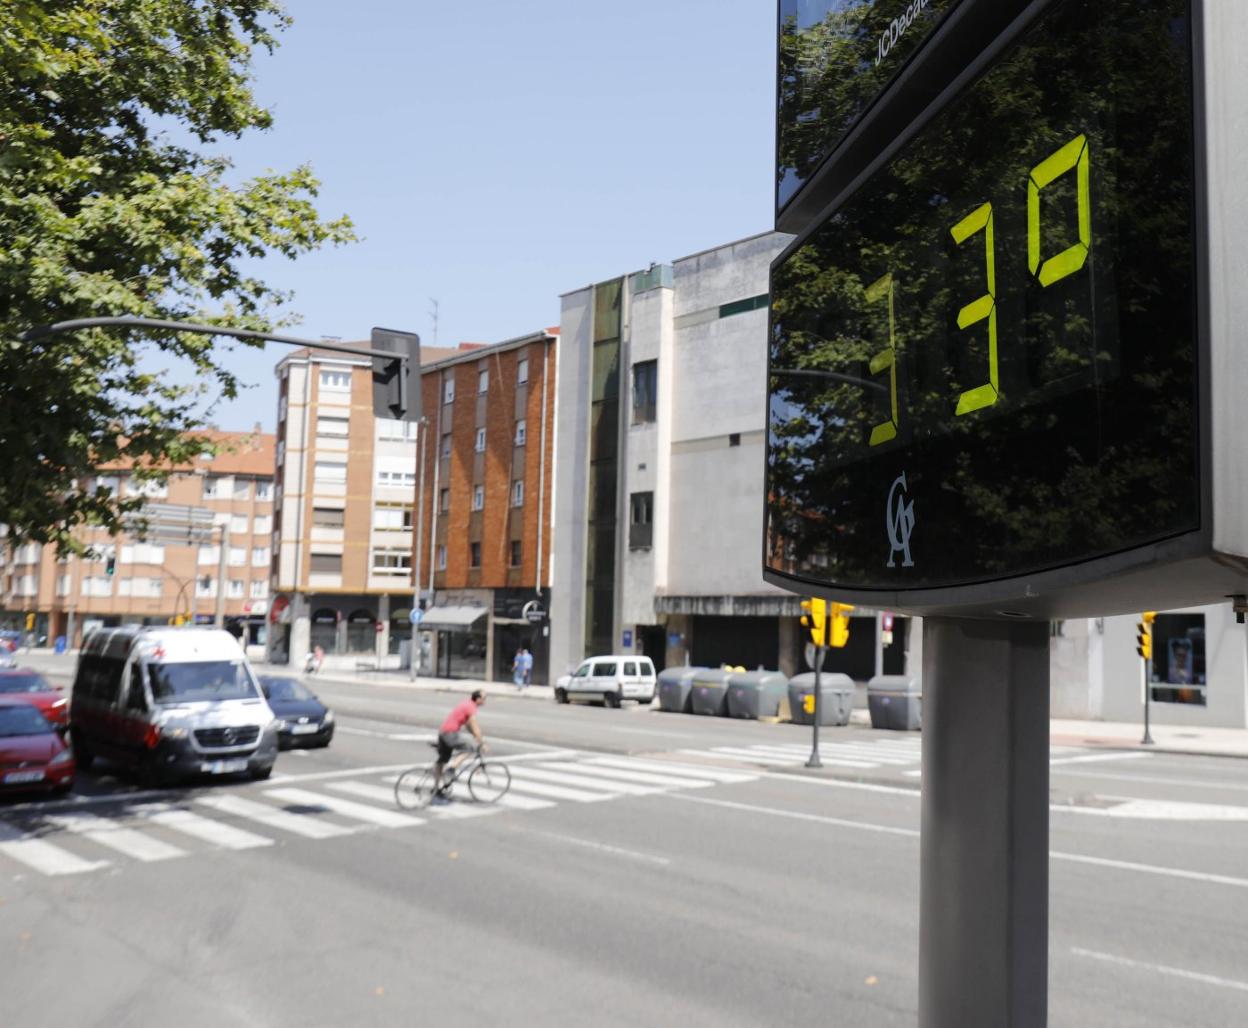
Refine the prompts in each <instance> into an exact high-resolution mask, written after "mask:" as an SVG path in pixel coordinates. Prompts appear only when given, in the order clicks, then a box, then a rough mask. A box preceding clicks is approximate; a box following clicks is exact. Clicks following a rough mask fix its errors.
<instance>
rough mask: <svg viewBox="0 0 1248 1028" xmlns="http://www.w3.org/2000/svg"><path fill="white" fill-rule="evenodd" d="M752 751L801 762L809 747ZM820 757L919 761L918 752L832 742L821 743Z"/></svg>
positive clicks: (905, 761) (901, 763) (891, 761)
mask: <svg viewBox="0 0 1248 1028" xmlns="http://www.w3.org/2000/svg"><path fill="white" fill-rule="evenodd" d="M750 748H751V749H753V750H762V749H766V750H769V751H777V750H779V751H781V752H783V753H787V754H791V755H792V756H795V757H801V758H802V759H803V760H805V758H806V757H807V755H809V753H810V747H809V746H791V747H790V746H767V747H763V746H752V747H750ZM819 753H820V755H822V754H824V753H831V754H834V755H837V756H842V757H848V758H850V759H852V760H872V761H875V762H876V763H879V764H897V765H903V764H913V763H914V762H915V761H916V760H918V759H919V754H918V752H915V753H905V752H899V751H897V750H891V748H886V747H885V746H884V744H883V743H868V742H862V743H854V742H833V743H823V744H822V745H821V746H820V747H819Z"/></svg>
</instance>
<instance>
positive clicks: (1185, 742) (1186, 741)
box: [16, 649, 1248, 759]
mask: <svg viewBox="0 0 1248 1028" xmlns="http://www.w3.org/2000/svg"><path fill="white" fill-rule="evenodd" d="M77 656H78V654H77V652H76V651H72V652H70V653H63V654H54V653H53V652H52V650H50V649H36V650H31V651H27V650H22V651H21V652H19V653H18V654H16V657H17V663H18V664H19V665H21V664H25V663H27V662H28V658H34V659H33V660H30V661H29V663H30V664H31V665H32V666H34V667H37V668H39V669H40V670H52V669H55V670H56V671H57V672H58V673H59V674H60V675H66V676H68V675H72V674H73V668H74V664H75V662H76V659H77ZM252 663H253V664H254V665H255V667H256V669H257V671H259V672H261V673H263V674H272V675H289V676H295V677H300V678H304V680H305V681H307V682H309V683H312V684H314V683H315V682H316V681H317V680H318V679H320V680H321V681H325V682H336V683H342V684H357V685H372V686H381V687H383V688H390V689H419V690H422V691H428V692H447V693H464V694H467V693H470V692H472V691H473V690H474V689H483V690H485V693H486V695H488V696H516V697H521V698H523V699H526V700H542V701H545V702H547V703H552V702H554V695H555V693H554V689H553V688H551V686H549V685H531V686H529V687H528V688H527V689H517V688H516V687H515V686H514V685H512V684H511V683H510V682H483V681H479V680H477V679H471V678H427V677H423V676H422V677H419V678H417V679H415V680H414V681H413V680H412V679H411V678H409V676H408V672H407V671H396V670H381V671H372V670H369V671H353V670H349V669H342V670H340V669H336V668H326V669H325V670H323V671H322V672H321V673H320V674H319V675H309V676H303V675H301V674H300V669H299V668H297V667H294V666H292V665H287V664H266V663H264V662H263V661H252ZM850 724H851V725H854V726H856V727H860V728H868V729H869V728H870V725H871V721H870V718H869V716H868V715H867V712H866V711H865V710H855V711H853V714H852V716H851V718H850ZM1150 734H1151V735H1152V737H1153V744H1152V745H1151V746H1146V745H1144V744H1143V743H1141V742H1140V739H1141V738H1142V737H1143V735H1144V726H1143V724H1137V723H1132V722H1121V721H1070V720H1064V719H1058V718H1055V719H1054V720H1052V721H1050V722H1049V739H1050V742H1051V743H1052V745H1054V746H1097V747H1103V748H1105V749H1120V750H1141V751H1144V752H1148V753H1182V754H1189V755H1198V756H1207V757H1240V758H1243V759H1248V728H1204V727H1201V726H1199V725H1158V724H1153V725H1152V726H1151V727H1150Z"/></svg>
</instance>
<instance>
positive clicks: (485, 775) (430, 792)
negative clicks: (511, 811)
mask: <svg viewBox="0 0 1248 1028" xmlns="http://www.w3.org/2000/svg"><path fill="white" fill-rule="evenodd" d="M429 745H430V746H432V747H434V748H435V749H436V748H437V745H438V744H437V743H436V742H431V743H430V744H429ZM433 769H434V765H433V764H418V765H417V766H416V767H413V768H408V770H406V771H404V772H403V773H402V774H401V775H399V780H398V781H397V782H395V783H394V802H395V803H397V804H398V805H399V806H400V807H402V808H403V809H404V810H416V809H418V808H420V807H427V806H429V804H430V803H432V802H433V797H434V788H433V780H434V774H433ZM457 782H463V783H465V784H466V786H467V788H468V795H469V796H471V797H472V799H473V802H475V803H497V802H498V801H499V800H500V799H501V798H502V797H503V796H504V795H506V793H507V790H508V789H510V788H511V769H510V768H508V767H507V765H506V764H500V763H498V762H497V761H489V760H486V759H485V758H484V757H483V756H482V755H481V750H480V749H476V750H473V751H472V756H470V757H468V758H467V759H466V760H463V761H461V762H460V763H458V764H456V765H454V766H450V765H448V766H447V767H445V768H443V769H442V787H441V788H440V789H439V790H438V794H439V795H441V796H445V797H446V798H448V799H449V798H450V796H451V790H452V789H453V788H454V786H455V783H457Z"/></svg>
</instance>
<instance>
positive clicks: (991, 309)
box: [950, 203, 1000, 415]
mask: <svg viewBox="0 0 1248 1028" xmlns="http://www.w3.org/2000/svg"><path fill="white" fill-rule="evenodd" d="M981 230H982V231H983V233H984V255H985V263H986V266H987V273H988V292H986V293H985V294H984V295H983V296H981V297H980V298H979V299H978V300H973V301H971V302H970V303H968V304H967V305H966V306H965V307H963V308H962V309H961V310H960V311H958V328H970V327H971V326H972V325H975V324H978V323H979V322H981V321H983V320H984V319H985V318H987V319H988V381H987V382H985V383H984V384H983V385H981V386H976V387H975V388H974V389H968V390H966V392H964V393H963V394H962V395H961V396H959V397H958V407H957V410H956V411H955V415H962V414H969V413H971V411H976V410H979V409H980V408H982V407H991V406H992V405H993V404H994V403H996V402H997V398H998V396H999V395H1000V393H999V391H998V385H997V270H996V259H995V257H994V255H993V243H992V204H990V203H986V204H984V205H983V206H982V207H978V208H976V209H975V210H973V211H972V212H971V213H970V214H968V215H967V216H966V217H965V218H963V219H962V220H961V221H959V222H958V223H957V224H956V225H954V226H953V228H952V229H950V232H952V234H953V241H954V242H955V243H957V244H958V245H959V246H961V245H962V244H963V243H964V242H966V241H967V240H968V239H970V238H971V236H973V235H975V234H976V233H977V232H979V231H981Z"/></svg>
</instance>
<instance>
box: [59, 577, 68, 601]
mask: <svg viewBox="0 0 1248 1028" xmlns="http://www.w3.org/2000/svg"><path fill="white" fill-rule="evenodd" d="M56 595H57V596H68V595H69V575H60V576H59V577H58V578H57V580H56Z"/></svg>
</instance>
